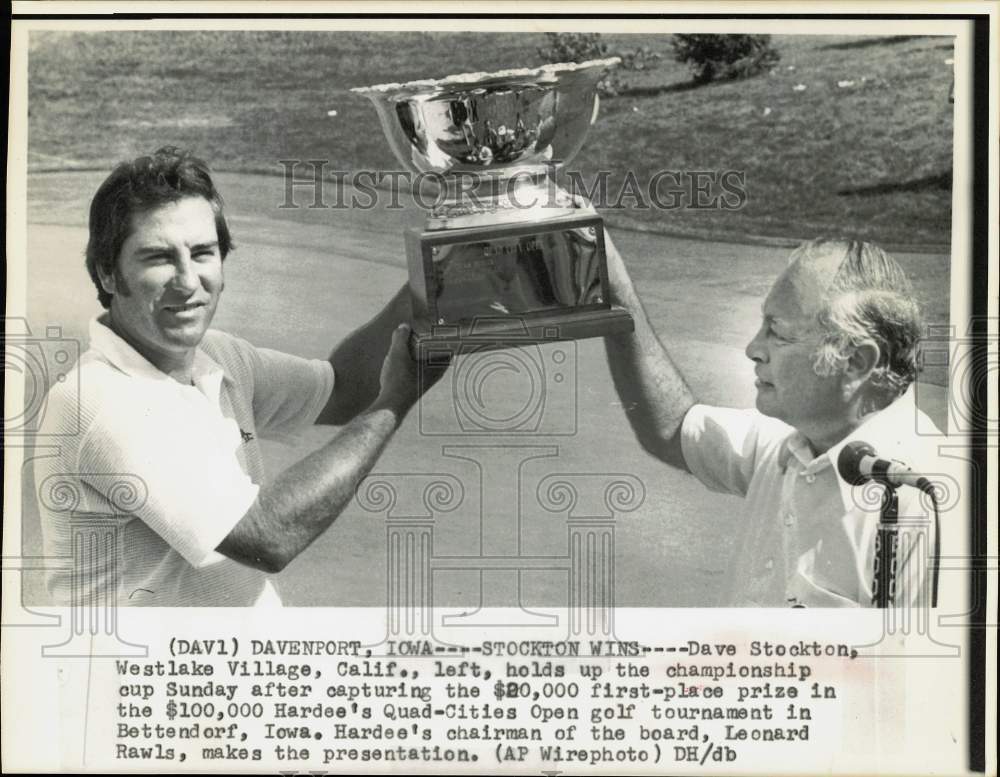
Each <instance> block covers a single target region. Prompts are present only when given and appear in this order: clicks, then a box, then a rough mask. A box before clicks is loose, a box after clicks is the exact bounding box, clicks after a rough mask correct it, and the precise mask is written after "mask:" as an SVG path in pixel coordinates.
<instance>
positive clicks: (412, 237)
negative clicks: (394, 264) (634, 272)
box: [406, 209, 633, 358]
mask: <svg viewBox="0 0 1000 777" xmlns="http://www.w3.org/2000/svg"><path fill="white" fill-rule="evenodd" d="M406 238H407V241H406V243H407V252H406V253H407V260H408V264H409V270H410V291H411V303H412V306H413V321H412V326H413V332H414V334H413V339H412V341H411V345H412V347H413V352H414V355H415V356H419V357H420V358H425V357H427V356H428V355H429V354H430V352H431V351H436V352H447V351H450V352H451V353H453V354H455V353H457V352H459V351H466V352H468V351H469V350H495V349H501V348H516V347H517V346H520V345H536V344H538V343H541V342H546V341H554V340H577V339H583V338H587V337H600V336H603V335H608V334H617V333H620V332H628V331H632V329H633V321H632V317H631V316H630V315H629V314H628V312H626V311H625V310H624V309H622V308H614V307H612V306H611V304H610V302H609V293H608V273H607V256H606V253H605V248H604V225H603V222H602V220H601V218H600V216H598V215H597V214H596V213H594V212H593V211H592V210H590V209H582V210H577V211H575V212H574V213H572V214H570V215H567V216H562V217H559V218H549V219H545V220H543V221H533V222H530V223H526V224H490V225H489V226H484V227H478V228H467V229H446V230H436V231H435V230H426V231H420V230H416V229H412V230H409V231H407V233H406Z"/></svg>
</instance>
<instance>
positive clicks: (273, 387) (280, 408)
mask: <svg viewBox="0 0 1000 777" xmlns="http://www.w3.org/2000/svg"><path fill="white" fill-rule="evenodd" d="M249 347H250V349H251V350H250V358H249V362H250V365H251V371H252V375H253V414H254V423H255V424H256V427H257V433H258V434H259V435H260V436H261V437H263V438H265V439H272V440H285V441H287V440H290V439H291V438H293V437H294V435H295V433H296V432H300V431H301V430H302V429H304V428H305V427H308V426H310V425H311V424H313V423H314V422H315V421H316V418H317V417H318V416H319V414H320V411H322V410H323V408H324V406H325V405H326V403H327V401H328V400H329V398H330V395H331V394H332V393H333V383H334V377H333V365H331V364H330V363H329V362H328V361H324V360H323V359H303V358H302V357H300V356H293V355H291V354H287V353H282V352H280V351H273V350H271V349H269V348H253V347H252V346H249Z"/></svg>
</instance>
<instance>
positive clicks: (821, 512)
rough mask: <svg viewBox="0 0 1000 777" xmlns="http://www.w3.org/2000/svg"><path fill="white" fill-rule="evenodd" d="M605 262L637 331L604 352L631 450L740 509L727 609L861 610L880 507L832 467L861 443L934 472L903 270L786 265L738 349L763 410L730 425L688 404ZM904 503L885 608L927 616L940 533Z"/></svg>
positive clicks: (869, 258)
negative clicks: (740, 504)
mask: <svg viewBox="0 0 1000 777" xmlns="http://www.w3.org/2000/svg"><path fill="white" fill-rule="evenodd" d="M607 248H608V273H609V277H610V285H611V292H612V296H613V301H614V302H615V303H617V304H620V305H622V306H624V307H625V308H627V309H628V310H629V311H630V312H631V313H632V316H633V318H634V319H635V322H636V326H635V332H634V333H629V334H622V335H615V336H612V337H607V338H606V339H605V345H606V350H607V356H608V362H609V364H610V367H611V373H612V376H613V378H614V383H615V388H616V389H617V391H618V395H619V396H620V398H621V400H622V405H623V407H624V408H625V411H626V414H627V418H628V420H629V423H630V424H631V426H632V429H633V431H634V432H635V434H636V437H637V439H638V440H639V443H640V444H641V445H642V447H643V448H644V449H645V450H646V451H647V452H649V453H650V454H652V455H653V456H655V457H656V458H658V459H660V460H661V461H663V462H665V463H667V464H669V465H671V466H673V467H677V468H679V469H681V470H684V471H686V472H690V473H691V474H693V475H694V476H695V477H697V478H698V479H699V480H700V481H701V482H702V483H703V484H704V485H705V486H706V487H708V488H709V489H711V490H713V491H719V492H723V493H729V494H734V495H737V496H740V497H743V498H744V500H745V502H744V504H745V508H744V510H743V511H742V512H743V514H742V515H741V516H740V517H739V522H740V524H741V529H742V531H743V535H742V537H741V540H740V542H739V543H738V551H737V559H736V564H735V567H734V568H733V570H732V574H731V577H730V579H729V581H728V583H729V585H728V592H727V593H726V595H725V598H724V601H723V604H725V605H728V606H757V607H786V606H815V607H856V606H863V607H864V606H871V605H872V604H873V593H874V589H875V588H876V583H875V566H876V552H875V548H876V542H875V536H876V533H877V528H878V521H879V501H878V499H877V498H876V499H874V501H873V500H872V499H871V496H870V494H867V493H862V492H863V489H862V488H860V487H857V486H854V485H852V484H849V483H847V482H845V481H844V480H843V479H842V478H840V477H839V476H838V472H837V459H838V456H839V453H840V451H841V450H842V449H843V448H844V446H845V445H847V444H848V443H849V442H852V441H858V440H863V441H865V442H867V443H869V444H871V445H872V446H874V447H875V449H876V450H877V451H878V453H879V455H880V456H882V457H886V458H898V459H904V460H906V461H908V462H909V463H911V464H913V465H918V466H924V467H929V468H928V469H924V471H925V472H934V471H936V470H935V469H934V467H935V466H939V464H937V463H935V462H936V459H935V457H934V455H933V452H932V451H931V450H930V449H929V447H930V446H929V445H928V444H927V443H926V442H923V441H922V440H921V439H920V438H919V437H918V436H917V434H916V432H915V428H916V426H917V424H918V416H922V414H921V413H920V411H918V410H917V409H916V407H915V405H914V397H913V391H912V388H911V384H912V383H913V381H914V379H915V377H916V373H917V346H918V342H919V337H920V332H921V328H922V324H921V318H920V312H919V309H918V307H917V305H916V303H915V302H914V299H913V291H912V289H911V287H910V285H909V283H908V282H907V280H906V277H905V275H904V273H903V271H902V269H901V268H900V267H899V265H898V264H897V263H896V262H895V260H893V259H892V258H891V257H889V256H888V255H887V254H886V253H885V252H884V251H882V250H881V249H880V248H878V247H877V246H874V245H872V244H870V243H862V242H858V241H824V240H817V241H812V242H809V243H806V244H804V245H802V246H801V247H800V248H798V249H797V250H796V251H795V252H793V253H792V255H791V257H790V259H789V264H788V267H787V268H786V269H785V271H784V272H783V273H782V274H781V275H780V276H779V277H778V279H777V280H776V281H775V283H774V286H773V287H772V289H771V291H770V293H769V294H768V295H767V298H766V299H765V301H764V305H763V309H762V317H763V322H762V324H761V326H760V329H759V330H758V332H757V333H756V334H755V335H754V337H753V338H752V339H751V341H750V343H749V344H748V345H747V347H746V355H747V357H748V358H749V359H751V360H752V361H753V362H754V365H755V371H756V374H757V381H756V388H757V400H756V404H757V408H756V410H734V409H729V408H718V407H709V406H707V405H701V404H698V403H697V402H696V400H695V397H694V395H693V393H692V392H691V389H690V388H689V387H688V385H687V383H686V382H685V381H684V379H683V377H682V376H681V374H680V372H679V371H678V369H677V367H676V366H675V365H674V363H673V361H672V360H671V359H670V357H669V356H668V354H667V351H666V349H665V348H664V346H663V344H662V343H661V342H660V340H659V339H658V338H657V336H656V334H655V333H654V331H653V329H652V326H651V325H650V322H649V318H648V317H647V315H646V313H645V311H644V309H643V307H642V303H641V302H640V300H639V296H638V294H637V293H636V290H635V287H634V285H633V284H632V281H631V279H630V278H629V275H628V271H627V270H626V268H625V264H624V262H623V261H622V259H621V256H620V255H619V254H618V252H617V251H616V250H615V248H614V246H613V245H612V244H611V242H610V240H609V241H608V244H607ZM920 421H921V422H922V424H923V426H922V428H925V429H933V425H932V424H930V422H929V421H928V420H927V419H926V417H921V418H920ZM899 495H900V510H899V514H900V520H899V539H900V543H899V554H898V559H897V564H898V566H897V572H896V576H895V586H894V590H893V594H894V596H893V597H892V601H893V602H894V603H896V604H906V605H923V604H927V603H929V602H930V601H931V598H932V587H933V586H932V574H931V572H930V570H929V569H928V567H929V566H930V563H929V559H931V558H932V557H933V553H934V552H935V547H934V546H935V539H934V532H933V531H932V530H931V529H930V524H929V521H928V520H927V508H926V507H925V506H924V505H923V504H922V502H921V500H920V498H919V497H920V494H919V493H918V492H916V491H915V490H914V489H912V488H901V489H900V494H899Z"/></svg>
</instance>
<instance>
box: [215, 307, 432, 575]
mask: <svg viewBox="0 0 1000 777" xmlns="http://www.w3.org/2000/svg"><path fill="white" fill-rule="evenodd" d="M383 313H385V311H383ZM380 315H381V314H380ZM409 334H410V329H409V327H406V326H400V327H398V328H397V329H396V330H395V331H394V332H392V333H391V341H390V342H391V344H390V346H389V349H388V354H387V355H386V357H385V361H384V363H383V364H382V367H381V370H380V372H379V373H376V376H375V381H376V389H378V391H377V396H376V398H375V401H374V402H373V403H372V404H371V406H370V407H368V408H367V409H365V410H364V411H363V412H361V413H359V414H357V415H356V417H354V418H353V420H351V421H350V422H349V423H347V425H346V426H344V428H343V429H341V430H340V432H339V433H338V434H337V436H336V437H334V438H333V439H332V440H331V441H330V442H329V443H327V444H326V445H325V446H323V447H322V448H320V449H319V450H317V451H315V452H314V453H312V454H310V455H309V456H307V457H306V458H304V459H303V460H302V461H300V462H298V463H297V464H295V465H293V466H291V467H289V468H288V469H287V470H285V472H283V473H282V474H281V475H280V476H279V477H278V478H276V479H275V481H274V482H272V483H270V484H268V485H267V486H264V487H263V488H261V490H260V492H259V493H258V495H257V499H256V501H255V502H254V504H253V505H252V506H251V508H250V510H249V511H247V513H246V514H245V515H244V516H243V518H242V519H241V520H240V521H239V523H237V524H236V526H235V527H233V529H232V531H231V532H230V533H229V534H228V535H227V536H226V538H225V539H224V540H223V541H222V542H221V543H220V544H219V546H218V548H217V550H218V551H219V552H220V553H222V554H223V555H225V556H228V557H229V558H231V559H233V560H235V561H239V562H241V563H243V564H247V565H249V566H252V567H255V568H257V569H261V570H263V571H265V572H280V571H281V570H282V569H284V567H285V566H286V565H287V564H288V563H289V562H290V561H292V559H294V558H295V557H296V556H298V554H299V553H301V552H302V551H303V550H305V548H306V547H308V546H309V544H310V543H312V541H313V540H314V539H316V538H317V537H318V536H319V535H320V534H322V533H323V531H324V530H325V529H326V528H327V527H328V526H329V525H330V524H331V523H333V521H334V519H336V517H337V516H338V515H339V514H340V512H341V511H342V510H343V509H344V507H345V506H346V505H347V503H348V502H349V501H350V500H351V499H352V498H353V496H354V492H355V489H356V488H357V485H358V483H359V482H360V481H361V479H362V478H363V477H364V476H365V475H366V474H368V472H369V471H370V470H371V468H372V467H373V466H374V465H375V462H376V461H377V460H378V457H379V455H380V454H381V453H382V450H383V449H384V448H385V445H386V443H388V441H389V439H390V438H391V437H392V435H393V433H394V432H395V431H396V429H397V428H398V427H399V425H400V423H402V420H403V418H404V417H405V415H406V413H407V412H408V411H409V409H410V408H411V407H412V406H413V404H414V403H415V402H416V400H417V398H418V387H417V365H416V363H415V362H414V361H413V359H412V358H411V357H410V353H409V350H408V347H407V339H408V338H409ZM339 350H340V349H338V352H339ZM379 386H380V388H379Z"/></svg>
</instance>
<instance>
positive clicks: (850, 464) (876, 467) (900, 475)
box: [837, 441, 934, 496]
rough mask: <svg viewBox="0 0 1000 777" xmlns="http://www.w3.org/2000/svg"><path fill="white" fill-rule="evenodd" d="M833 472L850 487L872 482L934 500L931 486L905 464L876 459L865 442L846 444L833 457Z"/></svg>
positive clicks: (870, 447)
mask: <svg viewBox="0 0 1000 777" xmlns="http://www.w3.org/2000/svg"><path fill="white" fill-rule="evenodd" d="M837 471H838V472H839V473H840V476H841V477H842V478H843V479H844V480H846V481H847V482H848V483H850V484H851V485H852V486H859V485H861V484H862V483H867V482H868V481H869V480H876V481H878V482H880V483H886V484H888V485H891V486H913V487H914V488H919V489H920V490H921V491H924V492H926V493H928V494H930V495H931V496H934V486H933V485H932V484H931V482H930V481H929V480H928V479H927V478H925V477H924V476H923V475H918V474H917V473H916V472H914V471H913V470H912V469H910V468H909V466H907V465H906V464H904V463H903V462H901V461H896V460H894V459H880V458H879V457H878V454H876V453H875V449H874V448H873V447H872V446H871V445H869V444H868V443H866V442H860V441H855V442H849V443H847V445H845V446H844V447H843V448H842V449H841V451H840V456H838V457H837Z"/></svg>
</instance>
